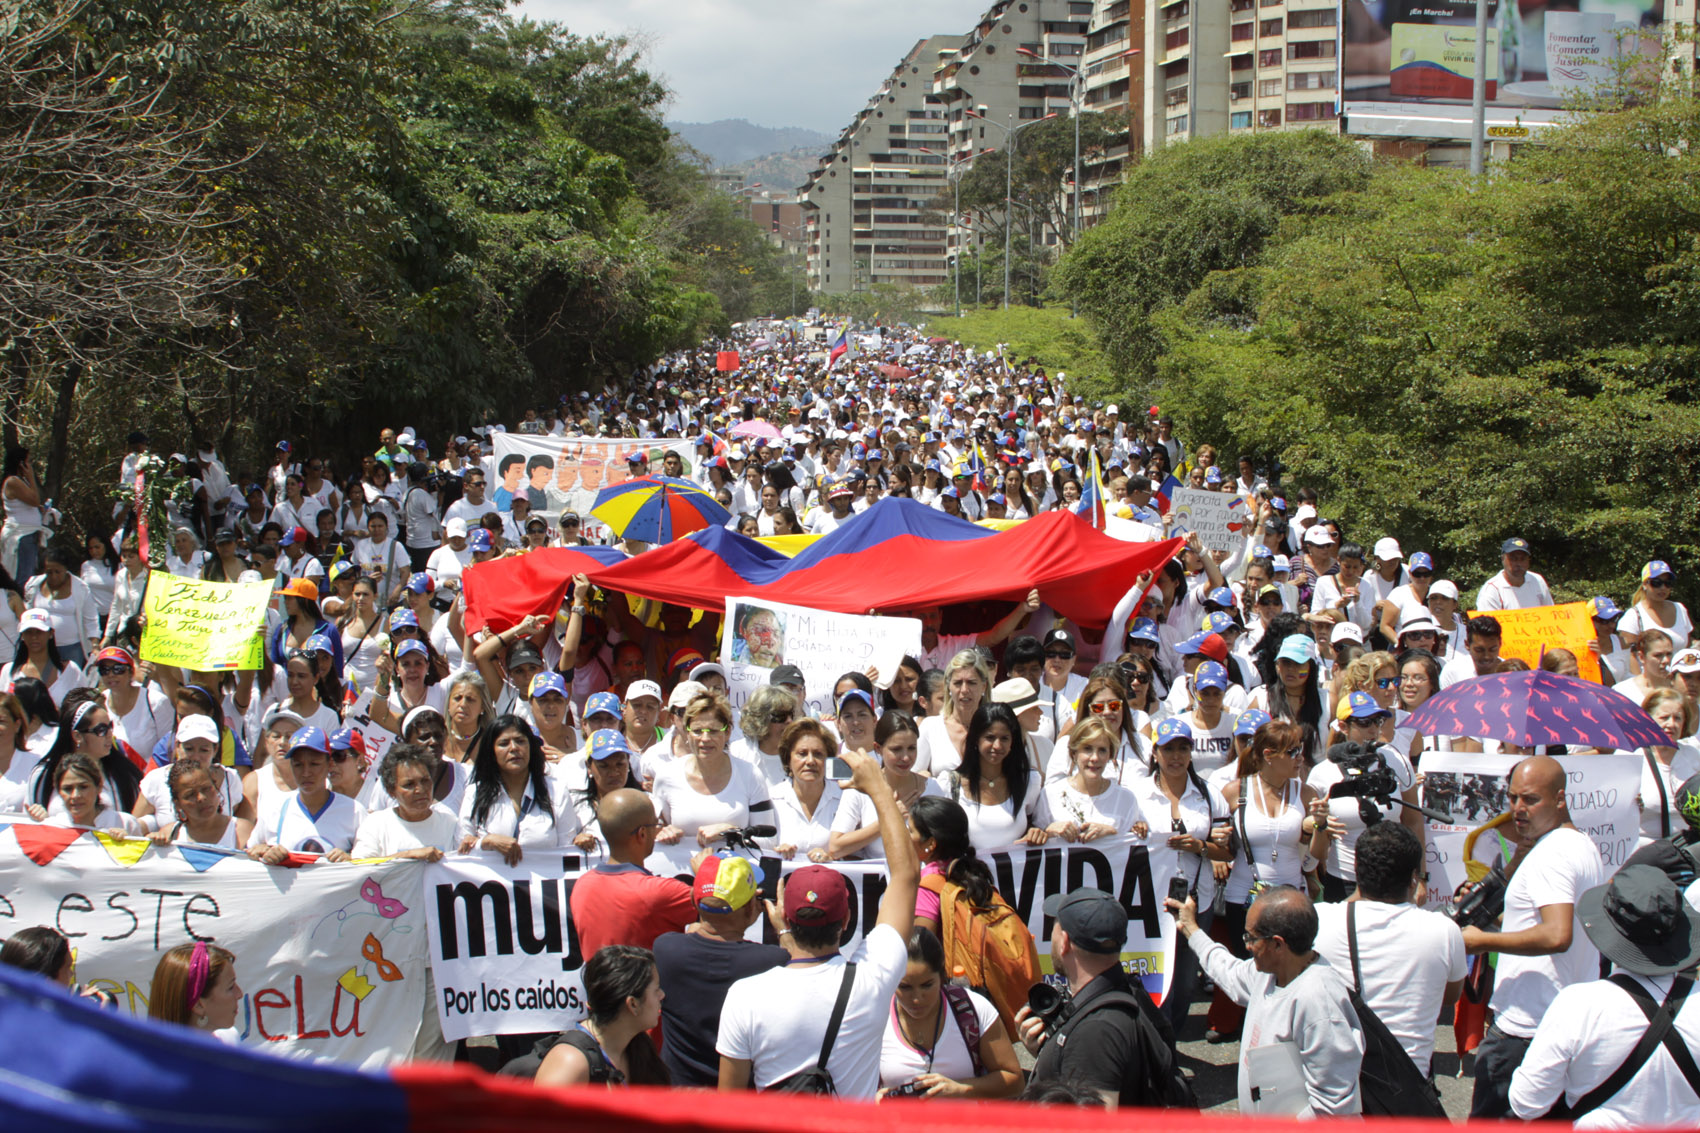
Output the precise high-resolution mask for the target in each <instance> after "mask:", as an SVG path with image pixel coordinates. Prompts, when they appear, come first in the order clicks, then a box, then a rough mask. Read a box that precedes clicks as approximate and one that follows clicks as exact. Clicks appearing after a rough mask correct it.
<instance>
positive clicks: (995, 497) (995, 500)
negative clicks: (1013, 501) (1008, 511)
mask: <svg viewBox="0 0 1700 1133" xmlns="http://www.w3.org/2000/svg"><path fill="white" fill-rule="evenodd" d="M986 502H987V503H989V504H997V505H998V506H999V507H1003V506H1004V505H1006V504H1008V503H1009V501H1008V500H1007V499H1005V498H1004V494H1003V493H1002V492H993V493H992V494H991V495H989V496H987V497H986Z"/></svg>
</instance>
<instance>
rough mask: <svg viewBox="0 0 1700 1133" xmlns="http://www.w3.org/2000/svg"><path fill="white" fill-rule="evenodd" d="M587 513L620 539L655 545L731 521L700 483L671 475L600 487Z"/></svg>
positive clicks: (727, 513) (724, 510)
mask: <svg viewBox="0 0 1700 1133" xmlns="http://www.w3.org/2000/svg"><path fill="white" fill-rule="evenodd" d="M590 514H591V515H594V516H595V517H596V518H597V519H600V520H601V521H602V522H603V523H606V524H607V525H608V526H609V527H611V528H613V530H614V533H615V534H616V535H618V536H620V537H621V538H622V539H641V540H642V541H643V542H645V543H657V544H659V543H671V542H672V541H673V540H675V539H678V538H680V537H681V536H684V535H689V534H690V533H691V532H693V531H700V530H702V529H703V528H704V527H715V526H719V525H722V524H724V523H725V522H726V521H727V520H729V519H731V518H732V513H731V512H729V511H727V510H726V509H725V508H723V507H721V506H720V504H719V502H718V501H717V500H715V498H714V497H713V496H711V495H709V494H708V492H707V491H706V490H704V489H703V487H702V485H701V484H697V483H694V482H692V481H690V480H680V479H678V478H677V477H673V476H639V477H638V478H637V479H635V480H627V481H625V482H624V483H621V484H614V485H611V486H609V487H607V488H603V489H602V490H601V491H600V492H598V493H596V503H595V504H594V505H593V506H592V507H591V509H590Z"/></svg>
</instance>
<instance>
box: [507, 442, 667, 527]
mask: <svg viewBox="0 0 1700 1133" xmlns="http://www.w3.org/2000/svg"><path fill="white" fill-rule="evenodd" d="M493 440H494V441H495V446H494V448H493V450H492V455H490V456H488V457H486V458H485V461H484V463H485V464H486V465H487V466H488V467H487V469H486V471H487V472H488V473H489V482H490V491H489V492H488V493H487V494H486V497H485V498H487V499H488V500H490V506H491V507H493V508H494V509H495V510H497V511H501V512H505V511H507V510H508V501H509V500H510V499H511V498H512V497H513V495H514V493H516V492H524V493H525V494H526V497H527V498H528V499H529V500H530V501H531V512H532V514H533V515H542V516H545V517H547V518H548V519H549V520H550V522H551V523H553V522H554V521H555V520H556V519H557V518H558V517H559V516H560V514H561V512H563V511H571V512H577V513H578V514H579V516H580V517H581V518H582V519H583V520H584V530H585V533H586V534H587V535H588V534H593V533H597V534H599V533H600V531H601V525H600V524H598V523H597V521H596V520H595V519H593V518H592V517H591V516H590V515H589V514H588V513H589V511H590V509H591V507H592V505H594V504H595V503H596V493H597V492H599V491H600V490H602V489H603V488H606V487H608V486H610V485H612V484H623V483H625V482H626V481H627V480H630V479H631V478H632V477H631V466H630V465H629V464H628V463H627V462H626V458H627V457H628V456H630V455H631V453H632V451H633V450H634V449H635V450H639V451H642V452H645V453H648V454H649V471H650V472H652V473H655V474H656V475H660V474H661V472H662V467H661V464H662V459H663V457H664V456H665V455H666V454H667V453H669V452H676V453H678V454H679V461H680V465H681V468H682V471H681V473H680V474H681V475H682V476H683V477H684V478H685V479H687V480H688V479H692V478H693V476H692V473H693V472H694V461H695V446H694V445H692V444H691V442H690V441H688V440H681V439H676V438H675V439H666V440H655V439H651V440H636V439H633V438H631V437H552V436H537V435H535V434H529V433H496V434H494V436H493ZM592 527H595V528H596V531H595V532H592V531H591V530H590V529H591V528H592Z"/></svg>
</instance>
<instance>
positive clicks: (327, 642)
mask: <svg viewBox="0 0 1700 1133" xmlns="http://www.w3.org/2000/svg"><path fill="white" fill-rule="evenodd" d="M301 648H302V649H303V650H305V651H306V652H308V653H323V654H324V655H325V656H326V657H335V656H336V644H335V643H334V642H332V641H331V639H330V638H329V637H327V636H325V635H324V634H322V633H315V634H314V635H313V636H312V637H309V638H308V639H307V644H305V645H303V646H302V647H301Z"/></svg>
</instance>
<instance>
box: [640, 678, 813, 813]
mask: <svg viewBox="0 0 1700 1133" xmlns="http://www.w3.org/2000/svg"><path fill="white" fill-rule="evenodd" d="M769 687H771V686H769ZM757 695H758V696H759V695H760V694H759V693H758V694H757ZM754 699H755V698H753V697H752V698H751V703H754ZM745 715H746V716H748V715H749V709H748V707H746V708H745ZM680 718H681V719H682V720H683V727H684V729H685V733H686V734H687V735H688V736H690V738H691V754H689V755H687V756H686V757H685V758H683V759H675V760H674V761H673V762H671V763H667V764H664V765H662V767H661V768H660V769H658V770H657V771H656V773H655V786H654V787H653V788H652V789H651V793H652V794H653V796H654V800H655V812H656V817H657V818H659V819H660V821H661V823H662V826H661V832H660V833H659V834H657V835H656V838H655V840H656V841H657V842H661V843H664V844H666V845H674V844H676V843H678V842H679V841H680V840H681V839H683V838H691V839H694V840H695V842H696V844H697V845H698V846H710V845H713V844H714V843H715V842H716V841H718V840H719V839H721V838H722V837H724V836H725V834H726V832H727V831H728V830H736V829H738V828H740V827H744V826H749V825H750V824H752V823H768V822H772V821H773V799H772V797H771V795H770V794H769V791H768V785H767V782H766V781H765V780H764V779H763V778H762V775H761V772H760V771H758V770H756V768H755V767H754V766H752V765H751V764H749V763H746V762H744V761H743V760H741V759H733V758H732V756H731V754H730V752H729V751H728V737H729V735H730V733H731V730H732V708H731V706H730V705H728V704H727V703H726V700H725V698H724V697H721V696H717V695H715V694H714V693H709V692H705V693H702V694H700V695H698V696H696V697H694V698H693V699H692V700H691V702H690V703H689V704H687V705H685V708H684V713H683V715H682V716H681V717H680ZM781 734H782V736H783V729H782V733H781ZM775 758H778V756H777V755H776V756H775ZM780 766H781V767H783V766H784V763H783V761H781V764H780Z"/></svg>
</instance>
